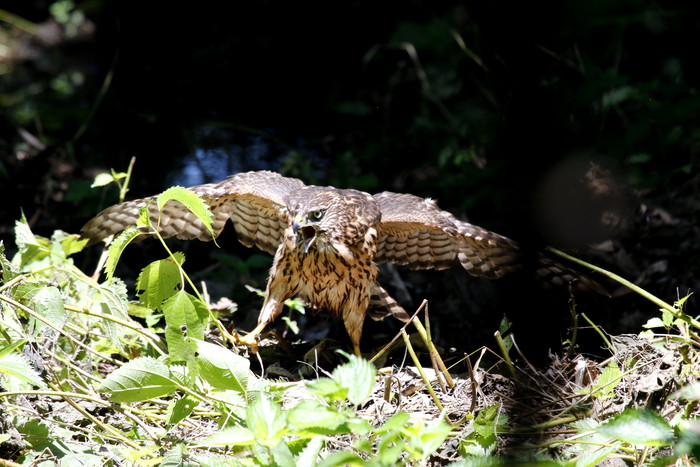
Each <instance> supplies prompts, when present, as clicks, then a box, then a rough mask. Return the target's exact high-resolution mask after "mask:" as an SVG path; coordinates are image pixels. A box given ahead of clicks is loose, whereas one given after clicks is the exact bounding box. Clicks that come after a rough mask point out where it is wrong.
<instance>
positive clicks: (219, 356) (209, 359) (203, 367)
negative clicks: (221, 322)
mask: <svg viewBox="0 0 700 467" xmlns="http://www.w3.org/2000/svg"><path fill="white" fill-rule="evenodd" d="M187 340H188V342H193V343H194V344H195V346H196V352H197V353H196V360H197V364H198V366H199V371H200V376H201V377H202V378H204V379H205V380H206V381H207V382H208V383H209V384H211V385H212V386H213V387H215V388H217V389H232V390H234V391H239V392H242V393H243V394H245V393H246V392H247V391H248V385H249V382H250V381H251V379H252V378H254V377H255V376H254V375H253V374H252V372H251V371H250V361H248V359H246V358H243V357H241V356H240V355H236V354H235V353H233V352H231V351H230V350H228V349H226V348H224V347H221V346H219V345H214V344H211V343H209V342H205V341H201V340H197V339H187Z"/></svg>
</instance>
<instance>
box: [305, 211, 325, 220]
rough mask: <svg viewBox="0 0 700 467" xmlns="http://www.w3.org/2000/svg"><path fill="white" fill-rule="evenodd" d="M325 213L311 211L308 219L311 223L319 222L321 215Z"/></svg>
mask: <svg viewBox="0 0 700 467" xmlns="http://www.w3.org/2000/svg"><path fill="white" fill-rule="evenodd" d="M325 213H326V210H325V209H319V210H318V211H313V212H312V213H311V214H310V215H309V218H310V219H311V220H312V221H320V220H321V218H322V217H323V215H324V214H325Z"/></svg>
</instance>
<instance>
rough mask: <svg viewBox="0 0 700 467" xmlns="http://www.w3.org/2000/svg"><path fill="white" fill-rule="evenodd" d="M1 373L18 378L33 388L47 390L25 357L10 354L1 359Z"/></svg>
mask: <svg viewBox="0 0 700 467" xmlns="http://www.w3.org/2000/svg"><path fill="white" fill-rule="evenodd" d="M0 372H2V373H5V374H7V375H10V376H12V377H14V378H18V379H20V380H22V381H24V382H25V383H29V384H31V385H32V386H38V387H40V388H45V387H46V385H45V384H44V381H43V380H42V379H41V376H39V373H37V371H36V370H35V369H34V368H33V367H32V365H31V364H30V363H29V361H28V360H27V358H26V357H25V356H24V355H20V354H18V353H10V354H7V355H4V356H3V357H1V358H0Z"/></svg>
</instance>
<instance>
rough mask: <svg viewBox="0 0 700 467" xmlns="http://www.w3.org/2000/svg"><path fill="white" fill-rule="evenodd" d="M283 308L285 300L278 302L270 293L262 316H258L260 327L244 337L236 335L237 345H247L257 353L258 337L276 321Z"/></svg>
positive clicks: (261, 313)
mask: <svg viewBox="0 0 700 467" xmlns="http://www.w3.org/2000/svg"><path fill="white" fill-rule="evenodd" d="M283 307H284V300H277V299H276V298H273V297H271V296H270V295H269V292H268V295H267V297H266V298H265V302H264V303H263V307H262V309H261V310H260V316H258V325H257V326H255V329H253V330H252V331H250V332H249V333H248V334H246V335H245V336H243V337H240V336H238V335H236V343H238V344H245V345H247V346H249V347H251V348H252V349H253V351H254V352H257V348H258V335H259V334H260V333H261V332H262V331H263V329H265V326H267V325H268V324H270V322H272V320H274V319H275V318H276V317H277V315H279V314H280V313H281V312H282V308H283Z"/></svg>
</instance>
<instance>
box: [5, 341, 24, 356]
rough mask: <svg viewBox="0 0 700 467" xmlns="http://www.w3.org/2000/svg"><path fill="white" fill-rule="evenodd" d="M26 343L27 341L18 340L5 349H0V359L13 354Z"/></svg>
mask: <svg viewBox="0 0 700 467" xmlns="http://www.w3.org/2000/svg"><path fill="white" fill-rule="evenodd" d="M26 343H27V339H19V340H17V341H15V342H13V343H12V344H9V345H6V346H5V347H0V358H2V357H4V356H5V355H7V354H9V353H11V352H13V351H14V350H15V349H18V348H20V347H22V346H23V345H24V344H26Z"/></svg>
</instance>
